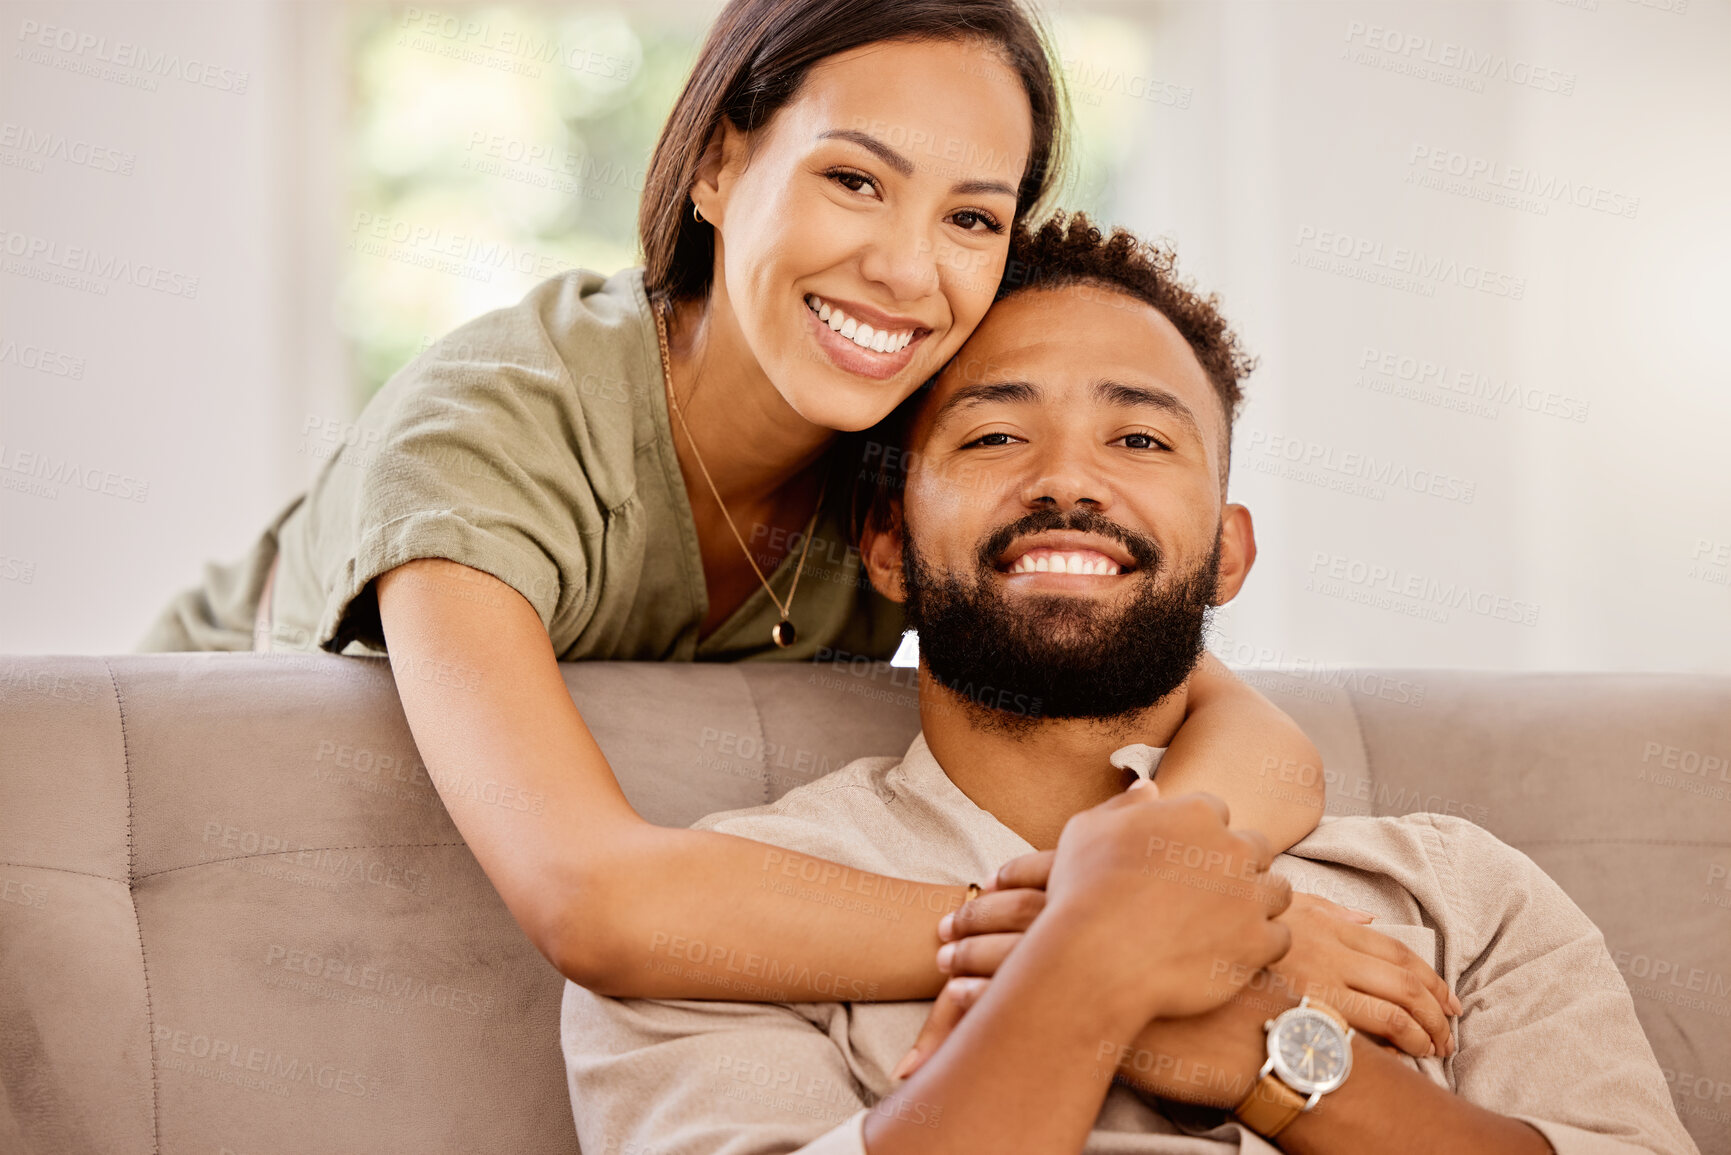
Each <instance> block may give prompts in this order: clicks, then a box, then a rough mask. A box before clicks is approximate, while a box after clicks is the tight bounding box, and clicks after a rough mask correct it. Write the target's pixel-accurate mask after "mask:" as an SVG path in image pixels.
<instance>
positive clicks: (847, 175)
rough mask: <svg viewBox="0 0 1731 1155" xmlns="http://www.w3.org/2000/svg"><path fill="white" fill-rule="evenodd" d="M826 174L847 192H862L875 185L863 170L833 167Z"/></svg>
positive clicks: (873, 187)
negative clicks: (856, 170)
mask: <svg viewBox="0 0 1731 1155" xmlns="http://www.w3.org/2000/svg"><path fill="white" fill-rule="evenodd" d="M827 175H828V176H829V179H831V180H833V181H835V182H836V183H837V184H839V185H841V186H842V187H843V188H845V189H847V191H849V192H864V191H865V190H867V189H875V188H876V187H877V184H876V182H875V181H873V180H872V178H871V177H869V176H867V175H866V174H865V173H863V172H854V171H852V170H851V169H845V168H843V169H835V170H832V171H831V172H830V173H828V174H827Z"/></svg>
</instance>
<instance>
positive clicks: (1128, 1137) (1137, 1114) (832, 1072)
mask: <svg viewBox="0 0 1731 1155" xmlns="http://www.w3.org/2000/svg"><path fill="white" fill-rule="evenodd" d="M697 826H698V827H700V828H706V829H713V830H720V831H725V832H727V833H730V834H738V835H742V836H744V837H747V838H753V839H757V840H759V841H762V842H766V843H770V844H772V845H774V846H778V847H783V848H786V849H789V850H796V851H799V852H800V853H801V854H809V855H815V856H821V857H823V858H827V859H830V860H832V861H834V862H837V863H840V864H842V865H844V866H849V867H854V868H857V869H859V870H862V871H874V872H879V873H883V874H886V875H891V876H897V877H900V878H914V879H920V880H924V881H930V882H941V883H965V882H968V881H970V880H979V879H982V878H985V877H988V876H989V875H991V874H992V873H993V872H994V871H995V870H996V869H997V867H998V866H999V865H1000V864H1002V863H1003V862H1005V861H1006V860H1008V859H1010V858H1014V857H1016V856H1017V855H1020V854H1025V853H1027V852H1029V851H1030V850H1031V849H1032V847H1030V846H1029V845H1028V844H1027V843H1026V842H1025V841H1023V840H1022V839H1021V838H1020V837H1019V836H1018V835H1016V834H1015V833H1014V832H1012V831H1011V830H1009V829H1008V828H1007V827H1005V826H1004V825H1003V824H1002V823H1000V822H999V821H998V820H997V819H996V818H994V817H993V816H992V815H991V814H989V813H987V812H985V811H984V810H981V809H980V808H979V807H978V806H975V805H974V804H973V802H971V801H970V800H969V799H968V797H967V796H966V795H965V794H963V793H962V792H961V790H960V789H958V788H957V787H956V785H955V784H954V783H953V782H951V781H950V779H949V778H948V777H947V776H946V775H945V774H944V772H943V770H942V768H940V767H939V766H938V764H937V762H936V760H935V759H933V757H932V755H931V752H930V751H929V750H928V749H927V747H926V744H925V739H924V738H923V737H920V738H916V739H915V740H914V743H913V745H912V746H911V747H910V748H909V749H908V752H907V755H906V756H905V757H904V758H902V759H901V760H900V761H897V760H896V759H893V758H867V759H862V760H860V761H857V762H853V763H850V764H849V765H847V766H845V767H843V768H842V769H840V770H838V771H836V772H835V773H833V774H830V775H828V776H826V777H824V778H821V779H819V780H818V781H816V782H812V783H810V784H808V785H805V786H802V787H799V788H797V789H795V790H792V791H790V792H789V793H787V794H786V795H784V796H783V797H782V798H781V799H780V800H779V801H777V802H775V803H773V804H771V805H769V806H763V807H758V808H755V809H751V810H736V811H730V812H728V813H724V814H716V815H711V816H710V817H708V818H705V819H703V820H702V821H701V822H699V823H697ZM765 862H766V870H765V874H764V879H763V884H764V885H765V887H767V888H770V889H774V890H777V891H779V892H782V893H784V894H787V895H789V896H790V897H791V898H800V897H807V898H809V897H811V896H813V895H816V894H818V893H821V892H818V891H816V890H813V889H810V888H809V886H807V887H803V888H802V886H801V883H800V879H799V878H798V876H797V874H795V875H794V876H792V877H788V876H786V875H784V873H783V870H782V869H781V866H782V864H778V863H777V862H776V861H775V859H773V858H772V857H770V856H768V855H766V858H765ZM1276 869H1277V870H1278V871H1279V872H1280V873H1281V874H1283V875H1284V876H1286V877H1287V878H1289V879H1290V880H1291V881H1292V882H1293V884H1294V886H1295V887H1296V888H1298V889H1300V890H1305V891H1309V892H1311V893H1314V894H1320V895H1322V896H1324V897H1327V898H1330V899H1333V900H1334V901H1336V902H1340V903H1343V904H1346V905H1349V906H1353V907H1357V908H1359V909H1362V910H1366V911H1369V912H1370V913H1372V914H1374V915H1376V916H1377V920H1376V926H1377V927H1378V929H1381V930H1383V931H1384V932H1385V933H1390V934H1392V935H1393V936H1394V937H1396V938H1399V939H1400V940H1401V941H1403V942H1405V943H1406V944H1407V945H1409V946H1411V947H1413V948H1414V949H1415V950H1417V951H1418V953H1419V955H1420V956H1421V957H1422V958H1424V959H1426V960H1427V961H1429V962H1431V964H1432V965H1433V966H1435V967H1436V969H1437V972H1438V973H1439V974H1440V975H1441V976H1442V977H1443V978H1444V979H1445V980H1447V981H1448V983H1449V984H1450V986H1451V987H1452V988H1453V989H1454V990H1455V992H1456V993H1457V994H1458V995H1459V996H1460V999H1461V1003H1462V1004H1463V1009H1462V1013H1461V1016H1460V1019H1459V1021H1458V1023H1457V1041H1458V1043H1459V1049H1458V1050H1457V1052H1456V1053H1455V1054H1454V1055H1453V1056H1452V1057H1451V1058H1449V1059H1447V1060H1442V1059H1436V1058H1432V1059H1426V1060H1422V1061H1414V1060H1408V1061H1409V1062H1414V1065H1415V1066H1417V1067H1418V1068H1419V1069H1420V1070H1422V1071H1423V1072H1424V1073H1425V1074H1426V1075H1427V1076H1429V1077H1430V1078H1431V1079H1433V1080H1434V1081H1436V1082H1437V1083H1439V1084H1441V1085H1443V1086H1446V1087H1448V1088H1449V1089H1450V1090H1452V1091H1454V1092H1455V1093H1456V1094H1459V1095H1461V1096H1463V1097H1465V1098H1466V1099H1468V1100H1469V1101H1471V1102H1473V1103H1475V1104H1477V1105H1479V1106H1481V1107H1485V1108H1488V1109H1489V1110H1492V1111H1498V1112H1501V1113H1503V1114H1506V1115H1512V1116H1516V1117H1518V1118H1521V1119H1525V1120H1527V1121H1528V1122H1530V1123H1532V1124H1533V1125H1534V1126H1535V1127H1537V1128H1538V1129H1539V1130H1540V1131H1541V1132H1543V1133H1544V1135H1545V1137H1546V1138H1547V1139H1548V1140H1550V1143H1551V1145H1552V1146H1553V1147H1554V1148H1555V1149H1556V1150H1557V1152H1558V1153H1559V1155H1630V1153H1633V1152H1641V1151H1645V1152H1662V1153H1665V1155H1684V1153H1688V1152H1694V1151H1695V1150H1696V1149H1695V1145H1694V1143H1693V1142H1692V1141H1691V1140H1690V1138H1689V1136H1688V1134H1687V1133H1686V1132H1685V1131H1684V1129H1683V1126H1682V1124H1681V1123H1680V1122H1679V1121H1678V1119H1677V1114H1676V1111H1675V1110H1674V1108H1673V1107H1672V1104H1671V1098H1670V1095H1669V1094H1668V1092H1667V1090H1666V1086H1665V1079H1664V1076H1663V1075H1662V1074H1661V1072H1660V1069H1659V1065H1658V1063H1657V1061H1656V1060H1655V1059H1654V1057H1653V1051H1652V1048H1651V1047H1650V1046H1649V1045H1648V1043H1647V1039H1646V1036H1645V1035H1643V1034H1642V1032H1641V1027H1640V1024H1639V1023H1638V1022H1637V1021H1636V1019H1635V1009H1634V1004H1633V1003H1632V1002H1631V1001H1630V998H1629V993H1628V990H1627V988H1626V987H1625V986H1624V984H1623V979H1622V976H1621V975H1620V974H1619V973H1618V972H1617V969H1616V967H1615V966H1614V965H1613V964H1612V962H1611V959H1610V957H1609V955H1608V954H1607V953H1606V950H1605V943H1604V939H1603V937H1602V936H1601V935H1600V933H1599V931H1598V929H1597V928H1596V927H1594V926H1593V924H1592V923H1591V922H1590V921H1589V920H1588V919H1587V917H1586V916H1585V915H1584V914H1582V913H1581V911H1580V910H1579V909H1578V908H1577V907H1576V906H1575V904H1574V903H1573V902H1571V901H1570V900H1569V898H1568V896H1567V895H1565V894H1564V893H1563V892H1562V890H1561V889H1560V888H1559V887H1558V886H1557V885H1556V883H1554V882H1552V881H1551V879H1550V878H1549V877H1548V876H1546V875H1545V873H1544V872H1543V871H1541V870H1540V869H1539V868H1538V867H1537V866H1535V865H1534V864H1533V862H1532V861H1531V860H1530V859H1528V858H1527V857H1526V856H1525V855H1524V854H1522V853H1520V852H1519V851H1517V850H1515V849H1513V848H1511V847H1509V846H1506V845H1504V844H1503V843H1501V842H1499V841H1498V840H1497V839H1496V838H1494V837H1492V836H1491V835H1490V834H1488V833H1486V832H1485V831H1484V830H1482V829H1480V828H1479V827H1477V826H1475V825H1473V824H1472V823H1470V822H1466V821H1464V820H1462V819H1458V818H1451V817H1444V816H1441V815H1431V814H1413V815H1408V816H1406V817H1403V818H1333V819H1329V818H1325V819H1323V821H1322V825H1321V826H1320V827H1319V828H1318V829H1317V830H1316V831H1315V832H1314V833H1312V834H1311V835H1310V836H1309V837H1308V838H1306V839H1305V840H1304V841H1303V842H1301V843H1299V844H1298V845H1297V846H1296V847H1294V848H1293V850H1292V851H1291V853H1289V854H1284V855H1281V856H1280V858H1279V859H1278V860H1277V865H1276ZM844 884H845V877H844ZM849 901H850V903H855V904H857V908H858V909H860V910H862V911H864V912H867V913H872V914H875V915H877V916H878V917H881V918H884V919H885V920H889V921H893V920H895V919H898V918H901V917H905V916H906V913H907V907H906V892H905V891H904V890H900V889H898V888H897V887H895V886H893V885H892V886H889V887H886V888H884V889H882V890H880V891H877V892H868V890H867V888H864V887H862V888H860V890H859V891H857V892H856V894H855V896H854V897H853V898H850V899H849ZM658 939H659V940H660V941H657V942H656V943H655V944H653V947H652V952H651V959H650V962H649V963H648V965H653V966H659V967H664V968H672V969H683V968H687V967H689V962H690V960H692V959H696V958H710V957H715V958H716V959H718V960H725V968H726V970H727V971H728V972H729V973H730V975H731V977H730V979H729V980H727V983H726V984H725V985H724V984H722V983H717V990H716V995H717V996H718V998H719V997H725V994H726V988H727V987H728V986H731V987H732V988H733V989H735V990H740V991H747V990H750V989H751V987H752V986H753V985H754V984H755V983H756V982H757V981H759V980H760V979H761V978H762V977H764V976H766V975H769V974H772V973H774V972H776V971H780V970H781V966H782V964H780V963H778V961H777V960H774V959H765V958H763V957H761V956H757V955H753V954H750V953H748V952H746V951H745V950H744V949H743V948H741V947H738V946H736V944H733V943H728V942H713V943H691V942H686V941H684V940H683V939H680V938H678V937H677V936H673V935H671V934H669V935H664V936H658ZM693 973H696V972H695V971H694V972H693ZM781 973H782V974H783V975H785V974H786V972H785V971H781ZM811 977H812V979H813V980H814V981H816V982H818V983H819V984H821V985H820V987H819V989H825V988H826V987H827V989H833V990H834V991H836V992H837V993H838V995H840V996H843V997H847V998H854V999H859V998H869V997H870V993H871V992H870V990H869V984H867V983H865V982H864V981H863V980H861V979H859V978H858V977H857V976H850V975H816V976H811ZM929 1007H930V1003H928V1002H901V1003H871V1002H851V1003H850V1002H831V1003H803V1004H800V1003H758V1004H751V1003H739V1002H703V1001H695V1000H648V999H623V1000H621V999H609V998H603V997H600V996H597V995H593V994H591V993H589V992H588V991H586V990H584V989H583V988H581V987H578V986H576V985H573V984H567V985H566V987H565V1000H564V1008H563V1016H562V1025H561V1035H562V1041H563V1045H564V1050H565V1060H566V1067H567V1072H568V1078H569V1084H570V1091H571V1102H572V1107H573V1110H574V1112H575V1114H576V1121H577V1132H578V1136H579V1138H580V1139H581V1141H582V1146H583V1150H584V1151H585V1152H586V1153H589V1155H600V1153H603V1152H612V1153H617V1155H647V1153H650V1152H653V1153H654V1155H681V1153H690V1155H697V1153H705V1155H708V1153H719V1152H725V1153H727V1155H753V1153H769V1152H789V1151H800V1152H806V1153H809V1155H817V1153H820V1152H821V1153H825V1155H829V1153H836V1155H841V1153H847V1155H863V1153H864V1151H865V1147H864V1145H863V1142H862V1138H861V1136H862V1131H861V1128H862V1125H863V1122H864V1119H865V1113H866V1112H867V1111H868V1110H872V1109H874V1108H876V1107H877V1105H878V1104H879V1103H880V1102H882V1101H883V1100H885V1099H886V1098H887V1097H888V1096H889V1095H890V1094H891V1093H892V1092H893V1091H894V1090H895V1084H894V1083H893V1082H892V1081H891V1079H890V1076H889V1073H890V1071H891V1070H893V1069H894V1068H895V1065H896V1063H897V1062H898V1061H900V1059H901V1057H902V1056H903V1054H905V1053H906V1051H907V1049H908V1048H909V1046H911V1045H912V1043H913V1040H914V1036H915V1035H916V1034H917V1032H918V1030H919V1027H920V1025H921V1023H922V1022H923V1021H924V1020H925V1016H926V1012H927V1009H928V1008H929ZM909 1110H910V1111H911V1112H924V1118H923V1119H919V1118H916V1121H929V1122H931V1123H932V1124H933V1125H934V1126H935V1125H938V1124H939V1123H940V1122H941V1118H939V1117H937V1115H936V1112H937V1111H938V1110H939V1109H938V1108H936V1107H922V1106H919V1105H915V1106H913V1107H911V1108H909ZM1226 1118H1227V1117H1226V1116H1225V1115H1223V1114H1222V1113H1221V1112H1217V1111H1206V1110H1200V1109H1194V1108H1184V1107H1177V1106H1175V1105H1171V1104H1161V1103H1159V1102H1157V1101H1153V1100H1148V1101H1145V1100H1144V1099H1143V1098H1141V1097H1140V1096H1139V1095H1138V1094H1137V1093H1135V1092H1133V1091H1131V1090H1129V1089H1128V1088H1126V1087H1124V1086H1121V1085H1114V1086H1113V1088H1112V1090H1111V1091H1110V1092H1109V1093H1108V1095H1107V1097H1106V1101H1105V1104H1104V1106H1103V1108H1102V1109H1101V1112H1100V1115H1099V1118H1098V1119H1097V1121H1096V1122H1095V1127H1094V1131H1093V1133H1092V1135H1091V1136H1090V1138H1089V1141H1088V1144H1087V1147H1086V1148H1085V1150H1087V1151H1088V1152H1096V1153H1101V1155H1104V1153H1107V1152H1125V1153H1128V1152H1137V1153H1148V1155H1155V1153H1159V1155H1179V1153H1186V1155H1223V1153H1225V1152H1233V1151H1240V1152H1269V1151H1272V1150H1273V1148H1272V1147H1270V1146H1269V1145H1268V1144H1267V1143H1266V1142H1265V1141H1264V1140H1262V1139H1261V1138H1260V1137H1258V1136H1257V1135H1255V1134H1254V1133H1252V1132H1249V1131H1247V1130H1245V1129H1243V1128H1241V1127H1239V1126H1238V1125H1237V1124H1236V1123H1232V1122H1228V1121H1226Z"/></svg>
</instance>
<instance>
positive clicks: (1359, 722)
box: [1322, 690, 1376, 814]
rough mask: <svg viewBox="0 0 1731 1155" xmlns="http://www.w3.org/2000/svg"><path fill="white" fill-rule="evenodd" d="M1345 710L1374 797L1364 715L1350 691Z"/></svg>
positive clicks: (1324, 804)
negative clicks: (1350, 713)
mask: <svg viewBox="0 0 1731 1155" xmlns="http://www.w3.org/2000/svg"><path fill="white" fill-rule="evenodd" d="M1346 708H1347V709H1348V710H1351V711H1352V729H1353V732H1354V733H1355V734H1357V735H1358V756H1359V757H1360V758H1362V759H1364V773H1365V777H1367V778H1369V779H1370V792H1371V797H1373V798H1374V797H1375V796H1376V771H1375V770H1373V769H1371V765H1370V746H1369V745H1368V744H1367V743H1366V742H1365V740H1364V715H1363V714H1361V713H1359V712H1358V702H1357V701H1356V700H1355V699H1354V698H1353V696H1352V691H1350V690H1349V691H1347V694H1346ZM1322 809H1323V813H1324V814H1326V813H1328V798H1327V796H1326V795H1325V796H1324V797H1323V800H1322Z"/></svg>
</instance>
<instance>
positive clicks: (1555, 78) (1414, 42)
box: [1344, 20, 1575, 96]
mask: <svg viewBox="0 0 1731 1155" xmlns="http://www.w3.org/2000/svg"><path fill="white" fill-rule="evenodd" d="M1346 42H1347V48H1346V49H1345V50H1344V51H1345V52H1348V53H1350V52H1351V51H1352V49H1354V48H1362V49H1364V50H1366V51H1367V52H1369V53H1371V54H1373V55H1372V56H1371V57H1370V58H1368V59H1362V60H1359V59H1356V58H1354V59H1355V63H1360V64H1371V65H1377V66H1380V67H1384V68H1386V69H1388V70H1389V71H1393V72H1411V73H1412V74H1413V75H1415V76H1418V77H1419V78H1420V79H1425V80H1432V79H1434V80H1441V81H1445V82H1448V83H1453V84H1456V85H1458V86H1466V87H1471V88H1472V89H1473V91H1475V92H1482V91H1484V82H1485V81H1487V80H1501V81H1505V82H1507V83H1509V84H1514V85H1518V86H1520V87H1522V88H1536V89H1538V90H1539V91H1541V92H1554V93H1556V94H1558V95H1560V96H1572V95H1574V92H1575V74H1574V73H1572V72H1564V71H1562V70H1560V69H1556V68H1546V67H1542V66H1540V65H1537V64H1534V63H1532V62H1531V61H1528V60H1521V59H1519V58H1510V57H1508V56H1505V55H1504V54H1502V53H1500V52H1485V51H1480V50H1479V49H1476V48H1470V47H1468V46H1467V45H1464V44H1456V43H1455V42H1454V41H1452V40H1437V39H1436V38H1434V37H1431V36H1425V35H1422V34H1419V33H1414V32H1402V31H1400V30H1398V29H1395V28H1385V27H1383V26H1382V25H1380V24H1366V23H1364V22H1363V21H1362V20H1349V21H1347V24H1346ZM1376 53H1381V54H1383V56H1385V57H1386V58H1387V59H1386V60H1379V59H1377V58H1376V57H1375V56H1374V54H1376ZM1439 70H1440V71H1441V73H1442V75H1437V74H1436V73H1437V72H1438V71H1439Z"/></svg>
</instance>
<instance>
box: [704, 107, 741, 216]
mask: <svg viewBox="0 0 1731 1155" xmlns="http://www.w3.org/2000/svg"><path fill="white" fill-rule="evenodd" d="M745 157H746V138H745V134H744V133H743V132H741V131H739V130H738V129H737V128H735V127H733V122H732V121H730V120H728V119H727V118H726V117H723V118H722V121H721V124H720V125H719V126H718V127H717V128H716V130H715V131H714V132H713V133H711V134H710V137H709V143H708V144H707V145H705V146H704V148H703V156H702V158H701V159H700V160H698V162H697V177H696V179H695V180H694V181H693V182H692V185H691V203H692V204H694V205H696V206H697V211H698V212H700V213H702V214H703V219H704V220H705V221H706V222H708V223H709V224H710V225H711V226H713V227H715V228H720V227H721V222H722V221H723V220H724V219H725V218H726V216H727V198H728V195H729V193H730V192H731V191H732V189H733V182H734V178H736V177H737V176H738V175H739V172H740V170H741V169H743V168H744V167H745Z"/></svg>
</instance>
